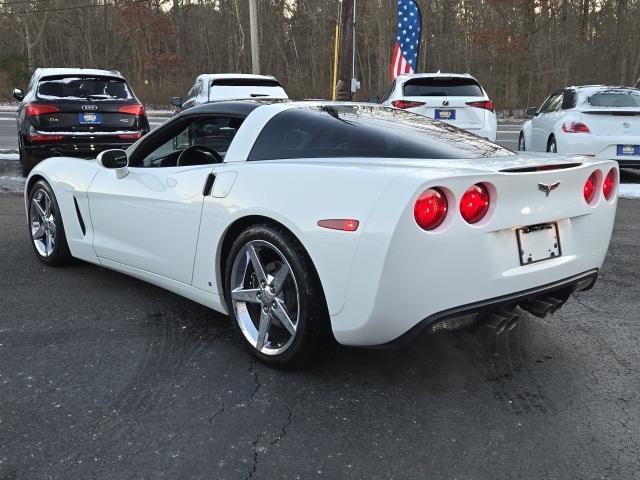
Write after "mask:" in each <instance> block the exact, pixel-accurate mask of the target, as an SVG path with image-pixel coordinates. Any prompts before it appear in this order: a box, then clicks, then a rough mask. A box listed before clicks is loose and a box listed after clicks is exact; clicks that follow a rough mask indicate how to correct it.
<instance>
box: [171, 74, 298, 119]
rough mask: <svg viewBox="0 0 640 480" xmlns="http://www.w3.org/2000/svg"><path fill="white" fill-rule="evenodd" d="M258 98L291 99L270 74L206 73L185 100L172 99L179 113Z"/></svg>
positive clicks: (199, 76)
mask: <svg viewBox="0 0 640 480" xmlns="http://www.w3.org/2000/svg"><path fill="white" fill-rule="evenodd" d="M258 97H265V98H279V99H287V98H289V97H288V96H287V93H286V92H285V91H284V88H282V85H280V82H278V80H276V78H275V77H272V76H271V75H249V74H243V73H220V74H211V73H205V74H202V75H198V78H196V81H195V83H194V84H193V86H192V87H191V89H190V90H189V92H188V93H187V95H186V97H185V98H184V99H183V98H182V97H173V98H172V99H171V105H173V106H174V107H176V108H177V109H179V110H184V109H186V108H191V107H195V106H197V105H204V104H205V103H209V102H217V101H220V100H233V99H236V100H237V99H242V98H258Z"/></svg>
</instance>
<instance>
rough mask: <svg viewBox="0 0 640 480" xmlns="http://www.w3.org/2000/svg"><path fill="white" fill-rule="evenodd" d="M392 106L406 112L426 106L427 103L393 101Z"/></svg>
mask: <svg viewBox="0 0 640 480" xmlns="http://www.w3.org/2000/svg"><path fill="white" fill-rule="evenodd" d="M391 105H392V106H393V107H395V108H399V109H400V110H406V109H407V108H417V107H422V106H424V105H426V102H419V101H417V100H402V99H400V100H393V101H392V102H391Z"/></svg>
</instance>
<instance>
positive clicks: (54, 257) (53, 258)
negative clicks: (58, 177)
mask: <svg viewBox="0 0 640 480" xmlns="http://www.w3.org/2000/svg"><path fill="white" fill-rule="evenodd" d="M29 236H30V238H31V245H32V246H33V250H34V251H35V252H36V255H37V257H38V258H39V259H40V260H41V261H42V262H44V263H46V264H47V265H51V266H55V265H61V264H63V263H65V262H67V261H68V260H70V259H71V254H70V253H69V247H68V245H67V238H66V236H65V233H64V226H63V225H62V216H61V215H60V209H59V208H58V202H57V201H56V197H55V195H54V194H53V191H52V190H51V187H50V186H49V184H48V183H47V182H44V181H42V180H41V181H39V182H37V183H36V184H35V185H34V186H33V188H32V189H31V191H30V192H29Z"/></svg>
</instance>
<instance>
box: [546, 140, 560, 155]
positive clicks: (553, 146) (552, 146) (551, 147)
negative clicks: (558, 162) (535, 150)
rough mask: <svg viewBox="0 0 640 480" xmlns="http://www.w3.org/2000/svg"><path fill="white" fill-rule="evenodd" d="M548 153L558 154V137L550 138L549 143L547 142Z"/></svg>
mask: <svg viewBox="0 0 640 480" xmlns="http://www.w3.org/2000/svg"><path fill="white" fill-rule="evenodd" d="M547 152H548V153H558V143H557V142H556V137H554V136H551V137H549V141H548V142H547Z"/></svg>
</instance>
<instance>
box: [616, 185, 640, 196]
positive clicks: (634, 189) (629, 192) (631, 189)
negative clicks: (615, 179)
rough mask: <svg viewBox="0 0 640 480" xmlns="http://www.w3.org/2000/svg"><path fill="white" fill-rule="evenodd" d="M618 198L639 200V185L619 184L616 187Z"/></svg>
mask: <svg viewBox="0 0 640 480" xmlns="http://www.w3.org/2000/svg"><path fill="white" fill-rule="evenodd" d="M618 197H620V198H640V183H621V184H620V186H619V187H618Z"/></svg>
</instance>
